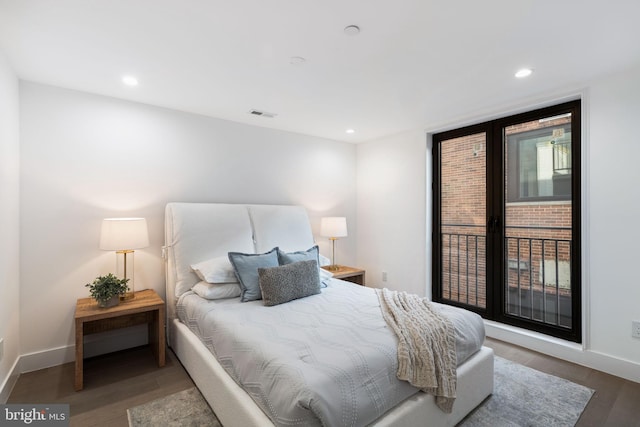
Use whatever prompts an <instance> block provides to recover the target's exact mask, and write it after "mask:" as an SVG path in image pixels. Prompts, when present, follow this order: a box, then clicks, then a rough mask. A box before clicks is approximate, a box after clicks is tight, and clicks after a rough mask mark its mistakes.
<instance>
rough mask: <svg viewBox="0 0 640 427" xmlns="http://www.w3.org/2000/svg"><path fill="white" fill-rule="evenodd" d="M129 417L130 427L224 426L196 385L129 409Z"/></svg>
mask: <svg viewBox="0 0 640 427" xmlns="http://www.w3.org/2000/svg"><path fill="white" fill-rule="evenodd" d="M127 417H128V418H129V426H130V427H143V426H144V427H158V426H163V427H179V426H185V427H186V426H193V427H196V426H208V427H222V424H220V422H219V421H218V419H217V418H216V416H215V414H214V413H213V411H212V410H211V408H210V407H209V404H207V402H206V401H205V400H204V397H202V395H201V394H200V392H199V391H198V390H197V389H196V388H195V387H193V388H190V389H187V390H183V391H180V392H178V393H175V394H172V395H169V396H166V397H162V398H160V399H156V400H154V401H151V402H149V403H145V404H142V405H140V406H136V407H133V408H130V409H127Z"/></svg>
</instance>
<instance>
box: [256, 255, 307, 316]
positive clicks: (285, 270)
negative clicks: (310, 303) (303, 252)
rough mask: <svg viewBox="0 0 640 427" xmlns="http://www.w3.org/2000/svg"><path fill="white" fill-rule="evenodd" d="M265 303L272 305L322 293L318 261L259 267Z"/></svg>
mask: <svg viewBox="0 0 640 427" xmlns="http://www.w3.org/2000/svg"><path fill="white" fill-rule="evenodd" d="M258 276H259V283H260V290H261V291H262V300H263V301H264V305H267V306H272V305H278V304H282V303H285V302H289V301H292V300H294V299H298V298H304V297H308V296H309V295H315V294H319V293H320V276H319V275H318V263H317V262H316V261H314V260H309V261H299V262H293V263H291V264H286V265H282V266H280V267H272V268H258Z"/></svg>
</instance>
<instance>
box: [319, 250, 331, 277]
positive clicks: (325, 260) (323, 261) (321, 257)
mask: <svg viewBox="0 0 640 427" xmlns="http://www.w3.org/2000/svg"><path fill="white" fill-rule="evenodd" d="M318 261H319V262H320V267H324V266H325V265H330V264H331V260H330V259H329V258H327V257H326V256H324V255H322V254H318ZM332 276H333V275H332Z"/></svg>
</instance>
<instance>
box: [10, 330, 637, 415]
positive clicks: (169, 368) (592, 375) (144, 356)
mask: <svg viewBox="0 0 640 427" xmlns="http://www.w3.org/2000/svg"><path fill="white" fill-rule="evenodd" d="M486 345H487V346H489V347H491V348H493V349H494V351H495V353H496V354H497V355H498V356H501V357H504V358H505V359H509V360H512V361H514V362H518V363H520V364H523V365H526V366H529V367H531V368H534V369H537V370H539V371H543V372H546V373H548V374H552V375H556V376H559V377H562V378H565V379H568V380H570V381H573V382H575V383H578V384H582V385H584V386H587V387H590V388H592V389H594V390H596V392H595V394H594V396H593V397H592V398H591V401H590V402H589V404H588V405H587V408H586V409H585V411H584V413H583V414H582V417H581V418H580V420H579V421H578V424H577V425H578V426H581V427H582V426H598V427H600V426H611V427H640V384H639V383H634V382H631V381H626V380H623V379H620V378H617V377H614V376H611V375H608V374H604V373H602V372H599V371H595V370H593V369H589V368H585V367H582V366H578V365H574V364H572V363H568V362H564V361H561V360H558V359H555V358H553V357H549V356H545V355H542V354H539V353H535V352H533V351H529V350H526V349H523V348H520V347H516V346H513V345H510V344H506V343H503V342H500V341H496V340H492V339H487V341H486ZM73 369H74V365H73V363H67V364H65V365H60V366H56V367H53V368H48V369H43V370H40V371H36V372H30V373H27V374H22V375H21V376H20V378H19V379H18V382H17V384H16V386H15V387H14V389H13V392H12V393H11V396H10V397H9V401H8V402H7V403H68V404H70V406H71V425H72V426H109V427H112V426H114V427H117V426H128V422H127V408H131V407H133V406H136V405H140V404H142V403H145V402H149V401H151V400H154V399H157V398H159V397H162V396H167V395H169V394H172V393H176V392H178V391H181V390H184V389H187V388H190V387H193V382H192V381H191V379H190V378H189V376H188V375H187V373H186V372H185V370H184V369H183V368H182V365H180V362H178V360H177V359H176V357H175V355H174V354H173V352H172V351H170V350H169V351H167V364H166V366H165V367H164V368H158V367H157V366H156V364H155V360H154V358H153V355H152V353H151V350H150V348H149V347H139V348H135V349H131V350H125V351H121V352H118V353H113V354H109V355H104V356H99V357H96V358H91V359H86V360H85V388H84V390H82V391H80V392H75V391H74V390H73V378H74V377H73ZM497 427H499V426H497Z"/></svg>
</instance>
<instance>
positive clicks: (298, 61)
mask: <svg viewBox="0 0 640 427" xmlns="http://www.w3.org/2000/svg"><path fill="white" fill-rule="evenodd" d="M305 62H307V60H306V59H304V58H303V57H302V56H292V57H291V58H290V59H289V64H291V65H302V64H304V63H305Z"/></svg>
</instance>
